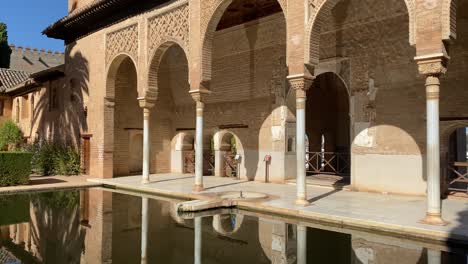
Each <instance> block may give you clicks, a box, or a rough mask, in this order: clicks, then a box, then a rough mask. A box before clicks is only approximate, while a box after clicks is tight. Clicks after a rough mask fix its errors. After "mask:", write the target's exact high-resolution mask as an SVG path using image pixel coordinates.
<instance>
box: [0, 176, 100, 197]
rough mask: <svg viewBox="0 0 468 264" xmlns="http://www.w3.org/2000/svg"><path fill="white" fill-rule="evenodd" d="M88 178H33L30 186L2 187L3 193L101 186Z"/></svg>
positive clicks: (0, 191)
mask: <svg viewBox="0 0 468 264" xmlns="http://www.w3.org/2000/svg"><path fill="white" fill-rule="evenodd" d="M87 179H88V176H85V175H80V176H32V177H31V178H30V180H29V184H28V185H20V186H9V187H0V194H2V193H18V192H34V191H53V190H62V189H73V188H89V187H96V186H101V184H99V183H93V182H89V181H87Z"/></svg>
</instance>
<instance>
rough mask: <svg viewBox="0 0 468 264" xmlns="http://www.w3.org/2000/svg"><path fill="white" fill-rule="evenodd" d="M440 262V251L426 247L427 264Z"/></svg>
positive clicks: (439, 263)
mask: <svg viewBox="0 0 468 264" xmlns="http://www.w3.org/2000/svg"><path fill="white" fill-rule="evenodd" d="M441 263H442V252H441V251H439V250H433V249H428V250H427V264H441Z"/></svg>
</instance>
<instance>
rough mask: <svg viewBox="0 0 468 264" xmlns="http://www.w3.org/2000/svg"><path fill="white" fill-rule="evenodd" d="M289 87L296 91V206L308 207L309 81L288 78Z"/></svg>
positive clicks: (297, 77) (301, 77) (296, 77)
mask: <svg viewBox="0 0 468 264" xmlns="http://www.w3.org/2000/svg"><path fill="white" fill-rule="evenodd" d="M288 79H289V82H290V84H291V87H292V88H293V89H294V90H295V91H296V162H297V163H296V166H297V169H296V173H297V178H296V187H297V197H296V204H298V205H308V204H309V202H308V201H307V187H306V170H305V166H306V165H305V163H306V151H305V147H306V146H305V134H306V129H305V127H306V116H305V115H306V113H305V108H306V98H307V96H306V92H307V89H308V88H309V85H310V81H311V79H308V78H305V77H304V76H303V75H301V76H289V77H288Z"/></svg>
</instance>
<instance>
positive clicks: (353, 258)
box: [0, 189, 468, 264]
mask: <svg viewBox="0 0 468 264" xmlns="http://www.w3.org/2000/svg"><path fill="white" fill-rule="evenodd" d="M176 202H178V201H175V200H171V199H168V198H142V197H139V196H134V195H127V194H121V193H114V192H109V191H104V190H101V189H89V190H74V191H60V192H50V193H33V194H22V195H3V196H0V263H9V264H10V263H11V264H12V263H60V264H62V263H125V264H129V263H178V264H179V263H204V264H211V263H226V264H228V263H235V264H250V263H284V264H293V263H298V264H303V263H350V264H361V263H363V264H366V263H402V264H404V263H408V264H416V263H417V264H423V263H428V264H442V263H444V264H445V263H463V264H467V263H468V258H467V254H468V251H467V249H466V248H465V247H464V246H453V247H447V246H445V245H440V244H439V245H433V244H430V243H423V242H415V241H410V240H406V239H401V238H392V237H385V236H382V235H378V234H371V233H366V232H362V231H352V230H345V229H340V228H337V227H326V226H319V225H317V224H313V223H304V222H298V220H295V219H287V218H281V217H278V216H270V215H262V214H259V213H253V212H246V211H240V210H223V211H218V212H203V213H202V214H183V215H180V214H178V213H177V212H176V210H175V206H174V205H175V203H176Z"/></svg>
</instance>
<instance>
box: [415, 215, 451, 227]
mask: <svg viewBox="0 0 468 264" xmlns="http://www.w3.org/2000/svg"><path fill="white" fill-rule="evenodd" d="M419 223H421V224H425V225H435V226H446V225H448V224H449V222H446V221H444V219H442V216H441V215H440V214H430V213H427V214H426V217H425V218H424V219H423V220H421V221H419Z"/></svg>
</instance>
